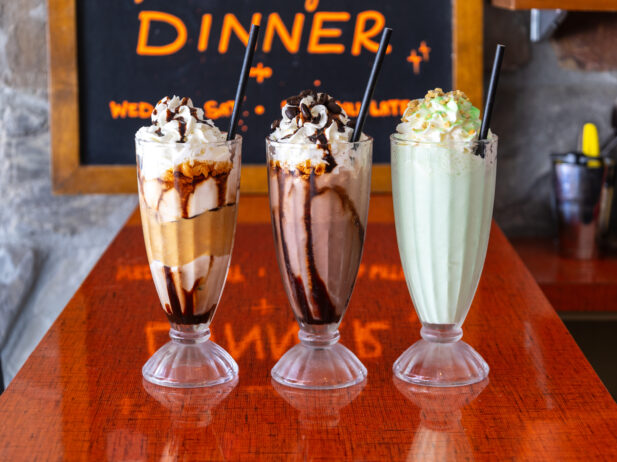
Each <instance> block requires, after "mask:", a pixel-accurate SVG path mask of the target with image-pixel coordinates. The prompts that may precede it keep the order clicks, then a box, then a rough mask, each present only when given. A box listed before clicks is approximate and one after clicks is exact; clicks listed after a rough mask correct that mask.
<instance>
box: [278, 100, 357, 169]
mask: <svg viewBox="0 0 617 462" xmlns="http://www.w3.org/2000/svg"><path fill="white" fill-rule="evenodd" d="M307 97H311V98H312V100H313V101H312V102H311V103H310V104H306V103H304V102H302V100H303V99H304V98H307ZM318 105H321V106H324V107H325V108H326V114H327V121H326V123H325V124H324V125H323V127H321V128H319V129H317V131H316V132H315V133H314V134H313V135H311V136H309V137H308V140H309V141H310V142H311V143H315V144H317V146H318V147H319V148H320V149H323V151H324V155H323V160H324V162H326V163H327V164H328V165H327V167H326V171H331V170H332V169H333V168H334V167H336V161H335V160H334V157H333V156H332V153H331V151H330V145H329V143H328V138H327V136H326V134H325V132H326V130H327V129H328V128H329V127H330V126H332V124H336V128H337V131H338V132H339V133H345V131H346V127H354V125H355V123H354V122H353V121H351V120H350V119H348V120H347V122H343V120H341V116H346V115H345V114H344V111H343V108H342V107H341V106H340V105H339V104H338V103H337V102H336V100H335V99H334V98H332V97H330V96H329V95H327V94H326V93H318V92H317V91H315V90H314V89H308V90H304V91H303V92H301V93H300V94H299V95H295V96H290V97H289V98H287V99H286V105H285V110H284V115H285V118H286V119H294V118H298V120H297V126H298V127H302V126H304V124H305V123H313V124H315V125H319V123H320V122H321V118H322V114H323V112H321V113H317V114H316V115H315V116H313V113H312V108H314V107H315V106H318ZM280 123H281V121H280V120H275V121H274V122H273V123H272V130H276V129H277V128H278V127H279V126H280ZM299 129H300V128H298V129H296V131H295V132H294V133H291V134H288V135H285V136H283V137H282V138H280V139H281V140H285V139H288V138H291V137H292V136H293V135H295V134H296V133H297V131H298V130H299Z"/></svg>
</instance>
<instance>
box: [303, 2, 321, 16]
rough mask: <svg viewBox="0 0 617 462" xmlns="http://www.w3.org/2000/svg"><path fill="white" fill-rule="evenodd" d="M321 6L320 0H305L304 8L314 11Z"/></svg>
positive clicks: (310, 11)
mask: <svg viewBox="0 0 617 462" xmlns="http://www.w3.org/2000/svg"><path fill="white" fill-rule="evenodd" d="M318 6H319V0H304V9H305V10H306V11H308V12H309V13H312V12H313V11H315V10H316V9H317V7H318Z"/></svg>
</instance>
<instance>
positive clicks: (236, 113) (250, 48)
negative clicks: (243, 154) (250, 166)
mask: <svg viewBox="0 0 617 462" xmlns="http://www.w3.org/2000/svg"><path fill="white" fill-rule="evenodd" d="M258 35H259V26H258V25H256V24H251V33H250V35H249V42H248V43H247V45H246V51H245V52H244V61H243V62H242V71H240V80H239V81H238V89H237V90H236V99H235V101H234V110H233V112H232V113H231V120H230V121H229V131H228V132H227V141H230V140H233V139H234V138H235V137H236V131H237V129H238V119H239V117H240V107H241V106H242V100H243V99H244V93H245V92H246V83H247V81H248V78H249V72H250V70H251V65H252V63H253V56H254V55H255V45H257V36H258Z"/></svg>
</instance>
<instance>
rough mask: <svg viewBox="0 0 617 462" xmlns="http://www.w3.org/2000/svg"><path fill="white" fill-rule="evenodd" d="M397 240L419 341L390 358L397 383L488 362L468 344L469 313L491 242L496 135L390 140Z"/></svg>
mask: <svg viewBox="0 0 617 462" xmlns="http://www.w3.org/2000/svg"><path fill="white" fill-rule="evenodd" d="M390 141H391V152H392V164H391V166H392V196H393V201H394V218H395V223H396V237H397V241H398V247H399V253H400V256H401V262H402V264H403V270H404V273H405V279H406V280H407V287H408V288H409V292H410V294H411V298H412V300H413V304H414V307H415V309H416V313H417V314H418V318H420V321H421V322H422V329H421V331H420V334H421V335H422V340H419V341H418V342H416V343H415V344H413V345H412V346H411V347H410V348H409V349H407V351H405V352H404V353H403V354H402V355H401V356H400V357H399V358H398V359H397V360H396V362H395V363H394V367H393V370H394V374H395V375H396V376H397V377H398V378H400V379H401V380H405V381H407V382H411V383H416V384H420V385H432V386H456V385H468V384H472V383H476V382H479V381H481V380H483V379H484V378H486V376H487V375H488V371H489V367H488V365H487V364H486V362H485V361H484V359H482V357H481V356H480V355H479V354H478V353H477V352H476V351H475V350H474V349H473V348H472V347H470V346H469V345H468V344H467V343H465V342H463V341H461V337H462V335H463V331H462V329H461V326H462V324H463V322H464V321H465V317H466V316H467V313H468V312H469V308H470V306H471V302H472V300H473V297H474V294H475V292H476V288H477V286H478V282H479V280H480V275H481V274H482V267H483V266H484V259H485V257H486V249H487V246H488V238H489V232H490V227H491V217H492V214H493V199H494V197H495V173H496V167H497V137H496V136H494V135H492V136H491V138H490V139H489V140H488V141H486V140H485V141H479V142H477V143H475V142H474V143H469V142H468V143H417V142H412V141H407V140H404V139H401V138H399V137H398V136H397V135H396V134H394V135H392V136H391V137H390Z"/></svg>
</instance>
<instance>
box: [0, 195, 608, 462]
mask: <svg viewBox="0 0 617 462" xmlns="http://www.w3.org/2000/svg"><path fill="white" fill-rule="evenodd" d="M240 208H241V212H240V215H241V222H240V224H239V226H238V232H237V239H236V245H235V249H234V254H233V257H232V267H231V271H230V274H229V278H228V282H227V286H226V288H225V291H224V293H223V297H222V300H221V303H220V306H219V311H218V313H217V315H216V317H215V319H214V323H213V333H214V337H215V340H216V341H217V342H218V343H220V344H221V345H222V346H223V347H224V348H226V349H227V351H229V352H230V353H231V354H232V355H233V356H234V357H235V358H236V360H237V361H238V364H239V366H240V376H239V381H238V382H237V383H234V384H231V385H230V386H228V387H222V388H221V387H219V388H216V389H196V390H167V389H161V388H158V387H154V386H151V385H148V384H145V383H143V381H142V377H141V366H142V365H143V363H144V362H145V361H146V360H147V358H148V357H149V356H150V355H151V354H152V353H153V352H154V351H155V349H156V348H157V347H158V346H160V345H162V344H163V343H164V342H165V341H166V336H167V330H168V324H167V321H166V319H165V317H164V314H163V311H162V309H161V308H160V306H159V302H158V298H157V296H156V293H155V290H154V286H153V284H152V281H151V279H150V274H149V270H148V266H147V260H146V255H145V251H144V246H143V241H142V234H141V228H140V224H139V218H138V216H137V215H134V216H133V217H132V218H131V220H129V222H128V223H127V225H126V226H125V227H124V228H123V229H122V231H121V232H120V233H119V235H118V236H117V238H116V239H115V240H114V242H113V243H112V244H111V246H110V247H109V249H108V250H107V252H106V253H105V254H104V255H103V257H102V258H101V260H100V261H99V262H98V264H97V265H96V267H95V268H94V270H93V271H92V273H91V274H90V276H89V277H88V278H87V279H86V281H85V282H84V284H83V285H82V287H81V288H80V289H79V290H78V292H77V293H76V294H75V296H74V297H73V299H72V300H71V302H70V303H69V304H68V305H67V307H66V308H65V310H64V311H63V313H62V314H61V315H60V317H59V318H58V320H57V321H56V322H55V323H54V325H53V326H52V328H51V329H50V331H49V332H48V333H47V335H46V336H45V337H44V339H43V340H42V342H41V343H40V344H39V346H38V347H37V348H36V350H35V351H34V353H33V354H32V356H31V357H30V358H29V360H28V361H27V362H26V364H25V365H24V367H23V368H22V370H21V371H20V372H19V374H18V375H17V376H16V377H15V379H14V380H13V381H12V382H11V383H10V385H9V386H8V388H7V390H6V391H5V393H4V394H2V395H1V396H0V421H2V422H4V425H2V430H1V431H0V459H1V460H11V461H19V460H24V461H26V460H27V461H32V460H86V459H88V460H113V461H118V460H140V461H141V460H179V459H181V460H243V461H244V460H315V461H322V460H364V461H383V460H439V461H443V460H455V459H456V460H534V461H535V460H573V459H580V460H598V459H603V460H611V459H612V460H615V458H617V404H615V402H614V401H613V400H612V399H611V397H610V395H609V394H608V392H607V390H606V389H605V387H604V386H603V385H602V383H601V382H600V379H599V378H598V377H597V376H596V374H595V373H594V372H593V370H592V368H591V367H590V365H589V363H588V362H587V360H586V359H585V358H584V356H583V354H582V353H581V351H580V350H579V348H578V347H577V346H576V344H575V343H574V341H573V339H572V337H571V336H570V335H569V333H568V332H567V330H566V328H565V327H564V325H563V324H562V322H561V321H560V320H559V318H558V317H557V315H556V313H555V311H554V310H553V308H552V307H551V306H550V305H549V303H548V301H547V300H546V298H545V297H544V295H543V294H542V292H541V290H540V289H539V287H538V286H537V285H536V282H535V281H534V279H533V277H532V276H531V275H530V273H529V272H528V271H527V269H526V268H525V266H524V265H523V263H522V262H521V260H520V259H519V257H518V256H517V254H516V253H515V252H514V250H513V249H512V247H511V246H510V244H509V243H508V241H507V240H506V239H505V237H504V235H503V234H502V233H501V231H500V230H499V229H498V228H497V227H496V226H494V227H493V229H492V234H491V241H490V245H489V250H488V255H487V259H486V265H485V270H484V275H483V278H482V280H481V282H480V286H479V288H478V292H477V295H476V298H475V301H474V304H473V306H472V308H471V312H470V314H469V316H468V318H467V321H466V322H465V325H464V326H463V329H464V333H465V335H464V339H465V340H466V341H467V342H469V343H470V344H471V345H472V346H474V347H475V348H476V349H477V350H478V351H479V352H480V354H482V355H483V356H484V358H485V359H486V360H487V362H488V364H489V365H490V367H491V372H490V375H489V380H488V381H485V382H484V383H481V384H478V385H476V386H474V387H472V388H453V389H429V388H420V387H416V388H414V387H411V386H409V385H406V384H403V383H401V382H395V381H394V380H393V378H392V372H391V367H392V363H393V361H394V360H395V359H396V358H397V357H398V355H399V354H401V353H402V352H403V351H404V350H405V349H406V348H407V347H408V346H409V345H410V344H411V343H413V342H414V341H415V340H417V339H418V338H419V330H420V325H419V323H418V320H417V318H416V315H415V313H414V312H413V309H412V306H411V301H410V297H409V294H408V292H407V288H406V285H405V281H404V278H403V274H402V272H401V268H400V263H399V257H398V252H397V247H396V238H395V232H394V227H393V225H392V216H391V212H392V206H391V198H390V197H389V196H376V197H374V198H373V200H372V204H371V218H370V224H369V226H368V230H367V238H366V246H365V252H364V258H363V263H362V267H361V269H360V275H359V279H358V283H357V285H356V288H355V292H354V294H353V296H352V299H351V304H350V307H349V311H348V313H347V315H346V318H345V319H344V321H343V325H342V327H341V334H342V342H343V343H344V344H345V345H347V346H348V347H350V348H351V349H352V350H353V351H354V352H355V353H356V354H357V355H358V356H359V358H360V359H361V360H362V361H363V362H364V364H365V365H366V366H367V368H368V371H369V375H368V381H367V382H366V383H364V384H361V385H359V386H357V387H355V388H353V389H344V390H340V391H336V392H303V391H298V390H289V389H285V388H283V387H280V386H273V384H272V383H271V380H270V377H269V371H270V368H271V367H272V366H273V365H274V363H275V361H276V360H277V358H278V357H279V356H280V355H281V354H282V353H283V352H284V351H285V350H286V349H287V348H289V347H290V345H291V344H292V343H293V342H295V341H296V339H295V331H296V327H295V326H296V325H295V322H294V320H293V317H292V314H291V310H290V308H289V306H288V304H287V300H286V297H285V294H284V292H283V288H282V284H281V281H280V277H279V273H278V268H277V265H276V261H275V256H274V252H273V242H272V236H271V228H270V225H269V223H268V222H267V221H266V220H267V214H266V211H267V204H266V202H265V199H264V198H251V197H246V198H245V197H243V198H242V200H241V207H240Z"/></svg>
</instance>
